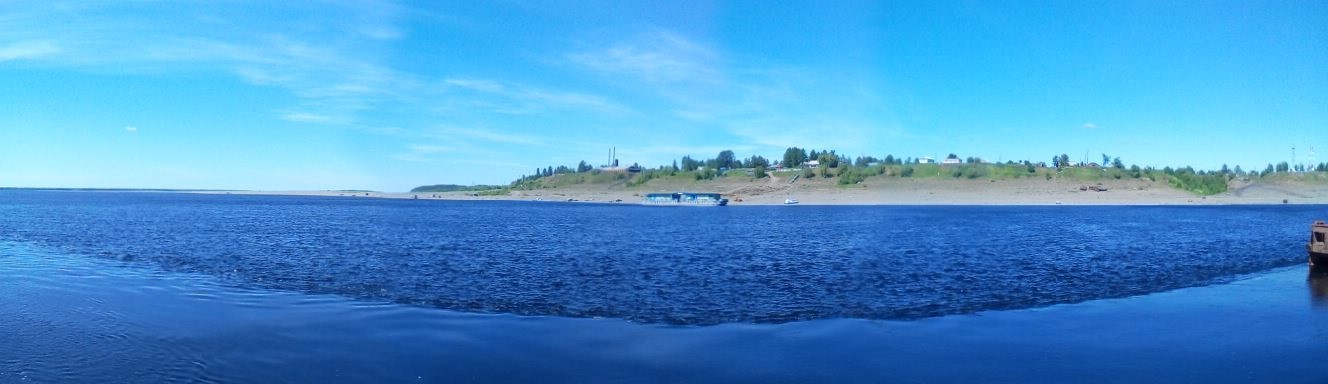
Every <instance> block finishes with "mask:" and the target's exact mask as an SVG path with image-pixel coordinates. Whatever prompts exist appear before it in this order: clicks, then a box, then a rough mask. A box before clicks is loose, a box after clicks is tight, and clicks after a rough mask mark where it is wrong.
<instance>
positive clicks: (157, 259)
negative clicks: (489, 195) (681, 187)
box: [0, 190, 1328, 384]
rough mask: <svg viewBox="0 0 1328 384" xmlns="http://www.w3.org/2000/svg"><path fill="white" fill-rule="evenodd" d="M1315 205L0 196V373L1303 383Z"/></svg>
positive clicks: (65, 379)
mask: <svg viewBox="0 0 1328 384" xmlns="http://www.w3.org/2000/svg"><path fill="white" fill-rule="evenodd" d="M1325 214H1328V207H1325V206H1317V207H1307V206H1268V207H1169V208H1167V207H810V206H807V207H728V208H718V209H708V208H707V209H701V208H658V207H653V208H647V207H637V206H626V205H584V204H562V203H545V204H539V203H503V202H439V201H409V200H405V201H402V200H367V199H362V198H310V197H261V196H226V195H185V194H169V193H89V192H40V191H3V190H0V383H9V382H35V383H161V382H200V383H288V382H289V383H293V382H309V383H340V382H347V383H363V382H391V383H418V382H437V383H510V382H565V383H625V382H631V383H675V382H687V383H762V384H768V383H811V382H826V383H829V382H833V383H883V382H905V383H908V382H928V383H932V382H936V383H946V382H953V383H974V382H1018V383H1065V382H1082V383H1118V382H1125V383H1136V382H1181V383H1205V384H1216V383H1247V382H1268V383H1314V384H1318V383H1324V382H1328V365H1325V364H1322V356H1326V355H1328V271H1317V272H1316V271H1310V272H1309V275H1308V278H1307V275H1306V272H1307V271H1306V268H1305V267H1304V258H1305V251H1304V248H1303V245H1302V244H1301V243H1300V242H1301V241H1302V240H1301V239H1303V237H1304V230H1305V229H1306V223H1307V222H1308V221H1307V220H1308V219H1309V218H1310V217H1313V216H1316V215H1318V216H1324V215H1325ZM1182 287H1188V288H1182ZM1177 288H1179V289H1177ZM1112 297H1120V298H1118V299H1105V300H1097V299H1102V298H1112ZM1067 302H1076V303H1077V304H1071V305H1050V304H1054V303H1067ZM1022 308H1029V309H1022ZM1004 309H1016V310H1004ZM1019 309H1022V310H1019ZM525 315H537V316H525ZM942 315H952V316H942ZM679 324H682V325H684V326H678V325H679Z"/></svg>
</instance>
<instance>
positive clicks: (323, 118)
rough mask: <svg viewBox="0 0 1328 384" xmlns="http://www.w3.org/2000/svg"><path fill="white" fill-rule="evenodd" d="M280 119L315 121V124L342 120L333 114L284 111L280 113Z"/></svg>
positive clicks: (341, 121) (340, 121) (303, 121)
mask: <svg viewBox="0 0 1328 384" xmlns="http://www.w3.org/2000/svg"><path fill="white" fill-rule="evenodd" d="M281 119H282V120H286V121H291V122H296V123H316V124H340V123H344V120H342V119H341V118H338V117H335V116H328V115H320V114H317V113H308V112H286V113H283V114H282V115H281Z"/></svg>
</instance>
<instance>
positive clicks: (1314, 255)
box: [1305, 220, 1328, 268]
mask: <svg viewBox="0 0 1328 384" xmlns="http://www.w3.org/2000/svg"><path fill="white" fill-rule="evenodd" d="M1305 248H1307V249H1308V250H1309V252H1310V266H1320V267H1324V268H1328V223H1324V222H1323V220H1316V221H1315V222H1314V224H1312V225H1310V242H1309V244H1307V245H1306V246H1305Z"/></svg>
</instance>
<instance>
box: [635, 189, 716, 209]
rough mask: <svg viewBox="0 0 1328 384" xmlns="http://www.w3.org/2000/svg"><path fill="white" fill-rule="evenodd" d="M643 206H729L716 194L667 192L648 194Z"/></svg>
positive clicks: (642, 202)
mask: <svg viewBox="0 0 1328 384" xmlns="http://www.w3.org/2000/svg"><path fill="white" fill-rule="evenodd" d="M641 204H644V205H678V206H697V207H723V206H726V205H729V199H725V198H724V197H723V195H720V194H718V193H696V192H669V193H649V194H646V199H645V200H642V201H641Z"/></svg>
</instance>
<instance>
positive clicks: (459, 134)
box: [430, 127, 549, 146]
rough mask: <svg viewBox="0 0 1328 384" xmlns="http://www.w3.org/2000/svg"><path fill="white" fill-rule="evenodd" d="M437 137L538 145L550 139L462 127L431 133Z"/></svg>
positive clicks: (444, 128)
mask: <svg viewBox="0 0 1328 384" xmlns="http://www.w3.org/2000/svg"><path fill="white" fill-rule="evenodd" d="M430 136H431V137H435V138H445V139H454V140H457V139H473V140H480V141H485V142H490V143H502V144H519V145H527V146H531V145H538V146H543V145H546V144H547V143H548V141H549V140H548V139H545V138H541V137H537V136H533V135H525V134H517V133H509V132H500V131H495V130H483V129H476V128H461V127H443V128H441V129H439V130H438V131H437V132H436V133H435V134H432V135H430Z"/></svg>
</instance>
